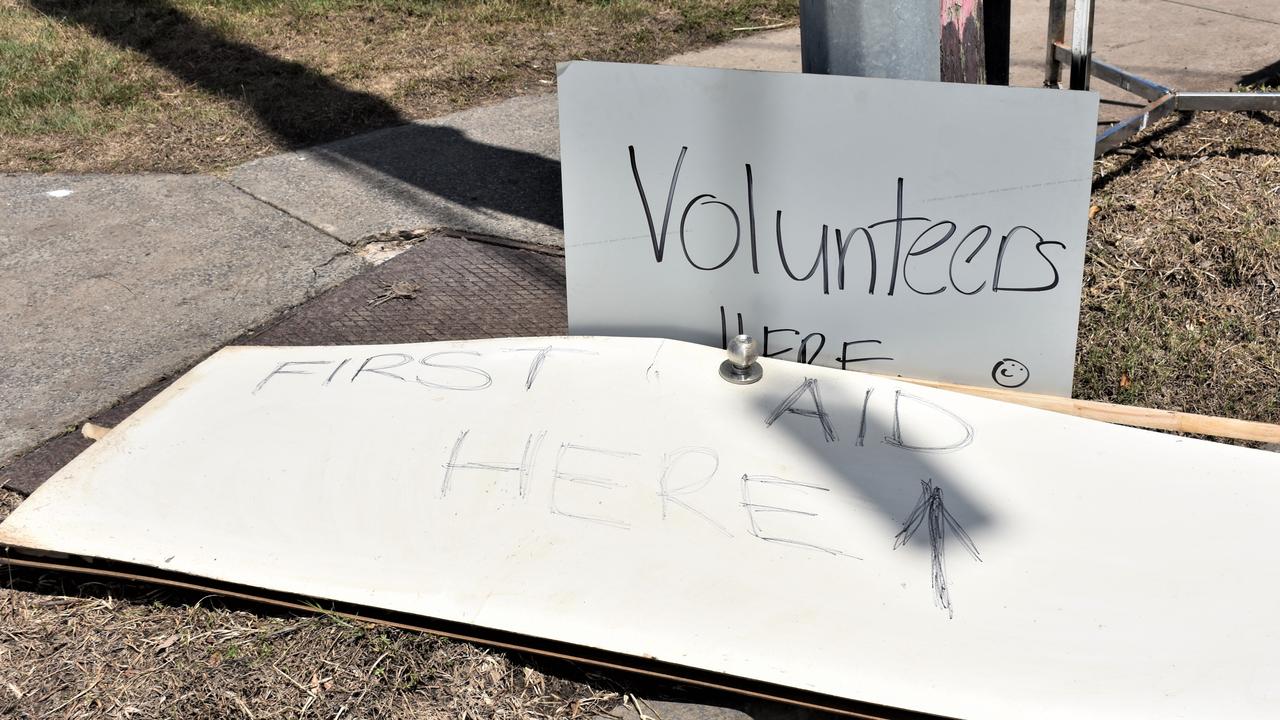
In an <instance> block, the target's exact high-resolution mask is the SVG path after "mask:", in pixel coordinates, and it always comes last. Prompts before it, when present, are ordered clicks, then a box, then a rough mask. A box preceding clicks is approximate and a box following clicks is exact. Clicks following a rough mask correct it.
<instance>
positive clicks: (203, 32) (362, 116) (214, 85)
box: [28, 0, 563, 228]
mask: <svg viewBox="0 0 1280 720" xmlns="http://www.w3.org/2000/svg"><path fill="white" fill-rule="evenodd" d="M28 3H29V5H30V6H31V7H32V8H34V9H35V10H37V11H39V12H41V13H43V14H45V15H47V16H49V17H51V18H53V19H55V20H58V21H60V22H63V23H65V24H69V25H74V26H77V27H80V28H83V29H84V30H87V31H88V32H91V33H93V34H94V35H96V36H98V37H100V38H102V39H104V40H106V41H108V42H110V43H112V44H113V45H115V46H117V47H119V48H121V49H124V50H130V51H134V52H137V53H139V54H141V55H143V56H145V57H146V58H147V59H148V60H149V61H150V62H151V63H153V64H155V65H156V66H158V67H160V68H163V69H164V70H166V71H168V72H169V73H172V74H173V75H174V76H176V77H177V78H179V79H180V80H182V81H183V82H186V83H189V84H191V85H193V86H195V87H198V88H199V89H201V90H202V91H204V92H206V93H209V94H211V95H214V96H217V97H219V98H222V99H225V100H230V101H234V102H237V103H240V104H241V105H243V106H244V107H246V108H248V109H249V110H251V111H252V112H253V113H254V114H255V115H256V116H257V117H258V119H259V120H260V121H261V123H262V125H263V126H264V127H265V128H266V129H267V130H268V131H270V133H271V134H272V135H273V136H274V137H275V138H276V140H277V141H278V142H279V143H280V144H281V145H282V146H284V147H287V148H291V149H296V148H303V147H308V146H311V145H316V144H320V143H327V142H331V141H334V140H338V139H341V138H347V137H349V136H351V135H356V134H358V133H363V132H367V131H370V130H375V129H380V128H389V127H392V126H397V125H399V126H403V127H399V128H395V129H394V130H393V131H390V132H394V133H395V135H394V137H393V138H392V144H391V147H390V148H389V147H388V144H387V143H385V142H384V143H369V142H365V143H348V144H345V145H343V144H339V145H338V146H335V147H333V148H326V153H325V154H326V156H327V159H329V160H330V161H332V162H333V163H334V164H336V165H338V166H340V167H342V168H343V169H344V170H345V171H348V172H354V173H359V174H366V175H369V174H372V175H374V176H389V177H392V178H395V179H396V180H399V181H401V182H403V183H406V184H408V185H410V186H412V187H414V188H417V189H421V190H424V191H426V192H429V193H431V194H433V195H436V196H439V197H442V198H445V199H447V200H449V201H451V202H454V203H457V204H459V205H462V206H465V207H468V208H484V209H488V210H493V211H497V212H499V213H503V214H506V215H514V216H517V217H521V218H525V219H527V220H532V221H534V222H538V223H541V224H543V225H548V226H551V227H556V228H559V227H562V226H563V219H562V215H561V205H560V163H559V162H558V161H556V160H551V159H548V158H546V157H543V156H541V155H536V154H533V153H529V152H523V151H520V150H512V149H509V148H503V147H498V146H494V145H488V144H485V143H480V142H476V141H474V140H472V139H470V138H468V137H467V136H466V135H465V134H463V133H462V132H459V131H458V130H455V129H452V128H446V127H438V126H427V125H419V124H409V122H410V118H406V117H404V116H403V115H401V114H400V112H399V111H398V110H397V109H396V108H395V107H394V106H392V105H391V104H390V103H388V102H386V101H385V100H383V99H382V98H380V97H378V96H376V95H372V94H370V93H366V92H361V91H358V90H353V89H351V88H347V87H344V86H343V85H341V84H339V83H337V82H335V81H333V80H332V79H330V78H328V77H326V76H325V75H323V74H322V73H320V72H318V71H316V70H314V69H312V68H310V67H308V66H306V65H304V64H302V63H298V62H294V61H291V60H285V59H281V58H278V57H275V56H273V55H270V54H268V53H265V52H263V51H262V50H260V49H258V48H256V47H254V46H252V45H249V44H247V43H243V42H239V41H236V40H232V39H229V38H228V37H226V36H225V35H224V34H223V33H221V32H220V31H219V30H218V29H216V28H215V27H213V26H211V25H210V24H208V23H206V22H204V21H202V20H200V19H198V18H195V17H192V16H191V15H189V14H187V13H185V12H184V11H182V10H181V9H179V8H177V7H174V6H173V5H172V4H171V3H170V2H167V1H166V0H130V1H128V2H126V1H124V0H103V1H100V2H75V1H73V0H28ZM401 195H402V196H403V197H401V198H400V199H401V200H402V201H406V202H417V201H418V200H417V195H416V193H414V192H412V191H409V192H404V193H401Z"/></svg>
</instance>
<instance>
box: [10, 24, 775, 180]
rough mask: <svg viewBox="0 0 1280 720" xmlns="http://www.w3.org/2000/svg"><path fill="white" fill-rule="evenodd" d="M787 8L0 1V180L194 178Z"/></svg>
mask: <svg viewBox="0 0 1280 720" xmlns="http://www.w3.org/2000/svg"><path fill="white" fill-rule="evenodd" d="M797 10H798V6H797V5H796V3H795V2H793V1H788V0H479V1H469V0H0V172H17V171H75V172H97V171H105V172H125V171H173V172H196V171H203V170H211V169H217V168H221V167H226V166H229V165H233V164H237V163H240V162H244V161H246V160H249V159H252V158H255V157H259V156H262V155H266V154H271V153H275V152H279V151H282V150H285V149H289V148H296V147H302V146H306V145H311V144H315V143H318V142H324V141H327V140H333V139H336V138H340V137H346V136H348V135H352V134H355V133H358V132H362V131H366V130H371V129H374V128H379V127H385V126H388V125H394V124H397V123H400V122H404V121H405V120H408V119H413V118H422V117H431V116H435V115H440V114H443V113H447V112H450V111H453V110H457V109H459V108H463V107H467V106H471V105H476V104H479V103H484V102H487V101H492V100H496V99H499V98H505V97H510V96H512V95H516V94H520V93H525V92H538V91H542V90H544V89H550V88H551V87H552V86H553V85H554V82H555V65H556V63H557V62H559V61H563V60H572V59H592V60H625V61H629V62H650V61H655V60H658V59H660V58H663V57H666V56H668V55H671V54H675V53H678V52H682V51H685V50H689V49H692V48H695V47H699V46H703V45H707V44H710V43H713V42H718V41H722V40H725V39H728V38H729V37H730V36H731V35H734V34H736V33H734V32H733V28H735V27H743V26H757V25H763V24H768V23H774V22H779V21H785V20H790V19H793V18H794V17H795V16H796V13H797Z"/></svg>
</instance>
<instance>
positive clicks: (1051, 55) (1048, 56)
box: [1044, 0, 1067, 88]
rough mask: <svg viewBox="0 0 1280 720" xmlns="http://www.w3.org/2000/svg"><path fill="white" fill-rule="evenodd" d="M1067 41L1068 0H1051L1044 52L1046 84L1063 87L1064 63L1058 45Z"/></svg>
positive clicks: (1052, 86) (1047, 85)
mask: <svg viewBox="0 0 1280 720" xmlns="http://www.w3.org/2000/svg"><path fill="white" fill-rule="evenodd" d="M1066 41H1067V0H1050V1H1049V40H1048V42H1047V43H1046V47H1045V53H1044V86H1045V87H1049V88H1061V87H1062V63H1060V62H1058V55H1057V50H1058V48H1057V45H1058V44H1059V43H1066Z"/></svg>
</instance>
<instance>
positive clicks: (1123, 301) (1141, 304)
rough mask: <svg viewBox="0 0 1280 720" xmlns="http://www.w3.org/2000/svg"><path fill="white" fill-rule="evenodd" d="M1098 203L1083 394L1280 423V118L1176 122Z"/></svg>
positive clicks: (1142, 148)
mask: <svg viewBox="0 0 1280 720" xmlns="http://www.w3.org/2000/svg"><path fill="white" fill-rule="evenodd" d="M1093 198H1094V203H1095V204H1096V205H1097V206H1098V207H1099V208H1100V211H1099V212H1098V214H1097V216H1096V217H1095V218H1094V220H1093V221H1092V222H1091V224H1090V233H1089V251H1088V259H1087V262H1086V266H1085V289H1084V296H1083V298H1082V309H1081V315H1080V345H1079V351H1078V362H1077V368H1076V379H1075V395H1076V397H1080V398H1089V399H1097V400H1107V401H1112V402H1119V403H1125V404H1134V405H1146V406H1151V407H1158V408H1165V409H1170V410H1184V411H1191V412H1200V413H1208V414H1213V415H1224V416H1227V417H1236V418H1243V419H1250V420H1264V421H1268V422H1280V392H1277V389H1278V388H1280V114H1277V113H1272V114H1269V115H1268V114H1254V115H1245V114H1238V113H1200V114H1197V115H1195V116H1194V117H1184V118H1180V119H1171V120H1169V121H1167V122H1166V123H1165V124H1163V125H1162V126H1159V127H1157V128H1155V129H1153V130H1152V131H1150V132H1149V133H1148V134H1147V138H1146V140H1145V141H1143V142H1141V143H1139V144H1138V145H1137V146H1136V148H1135V149H1133V150H1131V151H1130V152H1129V154H1117V155H1110V156H1107V157H1106V158H1104V159H1103V160H1102V161H1101V162H1099V163H1098V165H1097V178H1096V179H1095V182H1094V193H1093Z"/></svg>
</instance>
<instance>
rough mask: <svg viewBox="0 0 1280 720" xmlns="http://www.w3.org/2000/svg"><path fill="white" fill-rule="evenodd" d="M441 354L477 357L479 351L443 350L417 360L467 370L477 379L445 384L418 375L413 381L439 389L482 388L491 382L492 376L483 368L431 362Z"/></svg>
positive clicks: (435, 365) (426, 364)
mask: <svg viewBox="0 0 1280 720" xmlns="http://www.w3.org/2000/svg"><path fill="white" fill-rule="evenodd" d="M441 355H474V356H477V357H478V356H479V355H480V353H478V352H475V351H474V350H444V351H441V352H438V353H431V354H430V355H427V356H426V357H424V358H422V359H421V360H419V361H418V363H419V364H421V365H423V366H424V367H432V368H444V369H449V370H461V371H463V372H467V373H471V374H472V375H475V376H476V377H477V378H479V380H477V381H476V382H475V383H474V384H472V385H447V384H445V383H439V382H431V381H429V380H423V379H422V376H421V375H418V376H417V377H415V378H414V381H416V382H417V383H418V384H420V385H425V386H427V387H429V388H439V389H441V390H483V389H485V388H487V387H489V386H490V385H492V384H493V376H491V375H490V374H489V373H487V372H485V371H484V370H481V369H480V368H478V367H473V366H471V365H449V364H447V363H437V362H431V359H432V358H437V357H440V356H441Z"/></svg>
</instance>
